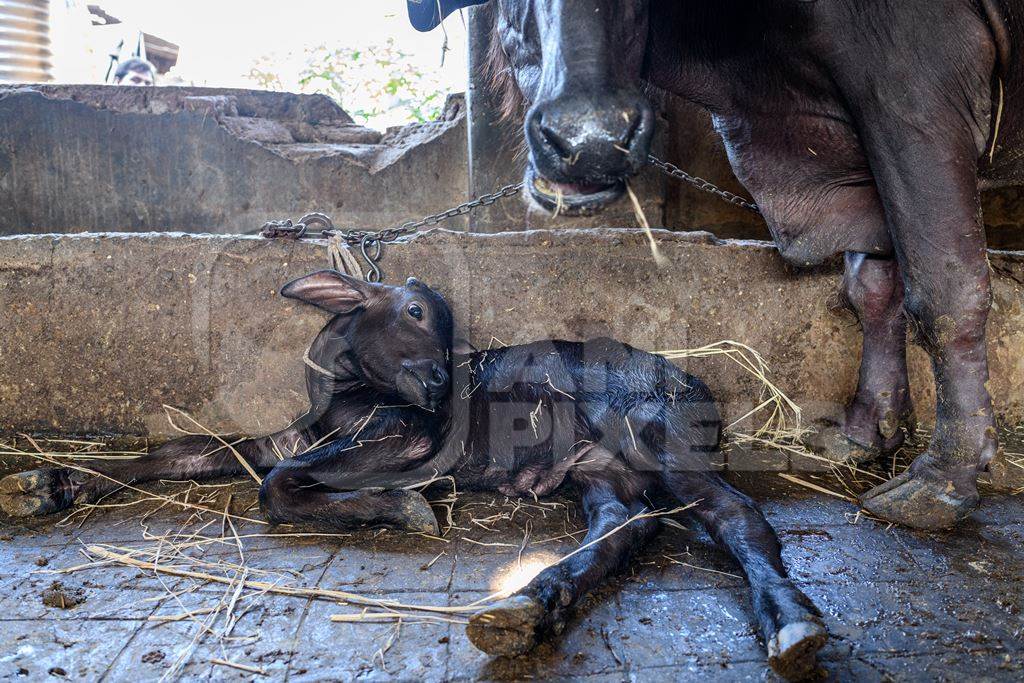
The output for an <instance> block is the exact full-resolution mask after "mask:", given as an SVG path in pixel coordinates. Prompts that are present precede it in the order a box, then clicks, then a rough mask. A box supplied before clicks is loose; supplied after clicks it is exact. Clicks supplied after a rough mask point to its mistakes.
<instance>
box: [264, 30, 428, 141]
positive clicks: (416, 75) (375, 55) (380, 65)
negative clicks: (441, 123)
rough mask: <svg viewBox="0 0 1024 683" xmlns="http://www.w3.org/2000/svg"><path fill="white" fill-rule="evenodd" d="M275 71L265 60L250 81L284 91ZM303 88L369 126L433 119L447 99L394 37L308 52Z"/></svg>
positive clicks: (300, 78)
mask: <svg viewBox="0 0 1024 683" xmlns="http://www.w3.org/2000/svg"><path fill="white" fill-rule="evenodd" d="M273 68H274V67H273V60H272V59H270V58H268V57H264V58H262V59H261V60H260V61H259V62H258V63H257V64H255V65H254V66H253V67H252V69H251V70H250V72H249V74H248V78H250V79H252V80H253V81H255V82H256V84H257V85H258V86H259V87H261V88H264V89H267V90H283V89H284V88H283V86H282V80H281V77H280V76H279V75H278V74H276V73H275V72H274V71H273ZM298 84H299V90H300V91H301V92H307V93H322V94H325V95H329V96H330V97H333V98H334V99H335V100H337V101H338V102H339V103H340V104H341V106H342V107H343V108H344V109H345V111H347V112H348V113H349V114H350V115H351V116H352V117H353V118H355V119H357V120H360V119H361V120H362V121H363V122H364V123H365V122H368V121H371V120H372V119H374V118H377V117H381V116H384V115H388V118H389V119H391V120H401V121H403V122H410V121H420V122H422V121H430V120H433V119H435V118H437V116H438V115H439V114H440V112H441V108H442V107H443V106H444V100H445V92H444V89H443V88H442V86H441V83H440V80H439V79H438V78H437V77H436V76H435V75H434V74H430V73H425V72H423V71H422V70H420V69H419V68H418V67H417V66H416V65H415V63H414V62H413V60H412V55H410V54H409V53H406V52H403V51H402V50H401V49H400V48H399V47H397V46H396V45H395V43H394V40H393V39H390V38H389V39H388V40H387V42H386V43H384V44H383V45H372V46H366V47H361V48H347V47H340V48H328V47H326V46H324V45H320V46H318V47H315V48H311V49H307V50H306V51H305V56H304V66H303V67H302V68H301V70H300V72H299V74H298Z"/></svg>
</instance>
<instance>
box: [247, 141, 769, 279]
mask: <svg viewBox="0 0 1024 683" xmlns="http://www.w3.org/2000/svg"><path fill="white" fill-rule="evenodd" d="M647 160H648V162H649V163H650V164H651V165H652V166H654V167H655V168H657V169H658V170H660V171H661V172H662V173H664V174H666V175H668V176H670V177H672V178H675V179H676V180H681V181H683V182H684V183H689V184H690V185H693V186H694V187H696V188H697V189H698V190H702V191H704V192H708V193H710V194H713V195H715V196H717V197H719V198H721V199H723V200H725V201H727V202H729V203H730V204H734V205H735V206H738V207H740V208H743V209H747V210H748V211H753V212H754V213H758V214H759V213H761V211H760V210H759V209H758V208H757V205H756V204H754V203H752V202H749V201H747V200H746V199H744V198H743V197H740V196H739V195H737V194H733V193H732V192H729V191H728V190H723V189H721V188H719V187H718V186H717V185H715V184H714V183H712V182H711V181H709V180H704V179H703V178H699V177H697V176H693V175H690V174H689V173H687V172H686V171H684V170H683V169H681V168H679V167H678V166H676V165H675V164H671V163H669V162H667V161H662V160H661V159H659V158H658V157H656V156H654V155H653V154H649V155H648V156H647ZM522 189H523V183H521V182H519V183H513V184H512V185H506V186H504V187H502V188H501V189H499V190H495V191H494V192H491V193H489V194H482V195H480V196H479V197H476V198H474V199H471V200H469V201H468V202H463V203H462V204H459V205H458V206H453V207H452V208H450V209H447V210H445V211H442V212H440V213H434V214H430V215H429V216H424V217H423V218H421V219H419V220H416V221H408V222H406V223H402V224H401V225H399V226H396V227H394V228H385V229H383V230H338V229H337V228H335V227H334V222H333V221H332V220H331V218H330V216H327V215H326V214H322V213H307V214H306V215H304V216H303V217H302V218H300V219H299V222H298V223H292V221H291V220H283V221H280V220H279V221H267V222H266V223H264V224H263V228H262V230H261V231H260V234H261V235H262V236H263V237H267V238H284V239H293V240H298V239H303V238H308V237H314V236H315V237H337V238H338V239H340V240H341V241H343V242H345V244H347V245H348V246H350V247H357V248H358V249H359V252H360V254H362V257H363V258H364V259H365V260H366V263H367V264H368V265H369V266H370V270H369V271H368V272H367V273H366V279H367V280H368V281H369V282H380V281H381V279H382V278H383V273H382V272H381V270H380V266H379V265H378V264H379V262H380V259H381V256H383V251H384V244H385V243H387V242H394V241H395V240H397V239H398V238H399V237H402V236H404V235H409V234H411V233H414V232H416V231H417V230H419V229H420V228H425V227H427V226H429V225H437V224H438V223H441V222H443V221H446V220H448V219H450V218H455V217H456V216H463V215H465V214H467V213H469V212H471V211H473V210H474V209H477V208H479V207H481V206H488V205H490V204H494V203H495V202H497V201H499V200H501V199H504V198H506V197H512V196H515V195H517V194H519V193H520V192H521V191H522ZM316 224H319V225H321V226H323V227H322V229H321V230H320V233H319V234H318V235H310V234H308V232H307V231H308V229H309V227H310V226H311V225H316Z"/></svg>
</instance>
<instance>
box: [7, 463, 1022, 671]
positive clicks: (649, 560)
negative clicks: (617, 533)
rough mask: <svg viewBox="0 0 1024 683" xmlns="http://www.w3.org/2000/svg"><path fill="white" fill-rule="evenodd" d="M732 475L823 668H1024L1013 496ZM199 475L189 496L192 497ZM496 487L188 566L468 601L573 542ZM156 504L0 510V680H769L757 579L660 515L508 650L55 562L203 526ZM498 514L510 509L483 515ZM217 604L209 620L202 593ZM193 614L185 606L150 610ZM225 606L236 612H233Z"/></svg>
mask: <svg viewBox="0 0 1024 683" xmlns="http://www.w3.org/2000/svg"><path fill="white" fill-rule="evenodd" d="M736 481H737V483H738V484H739V485H741V487H742V488H744V489H745V490H747V491H749V492H751V493H752V494H753V495H754V496H755V497H756V498H758V499H759V500H760V501H761V502H762V503H763V505H764V507H765V510H766V513H767V514H768V516H769V519H770V520H771V521H772V523H773V524H775V526H776V528H777V529H778V531H779V533H780V536H781V538H782V540H783V543H784V545H785V559H786V562H787V564H788V566H789V567H790V569H791V571H792V573H793V575H794V576H795V577H796V578H797V579H798V580H799V582H800V584H801V585H802V586H803V587H804V590H805V591H806V592H807V593H808V594H809V595H810V596H811V597H812V598H813V599H814V600H815V601H816V602H817V604H818V605H819V606H820V608H821V609H822V611H823V612H824V614H825V618H826V621H827V624H828V627H829V630H830V632H831V634H832V641H831V643H830V644H829V645H828V647H827V649H826V650H825V651H824V653H823V665H824V668H825V672H824V675H827V676H828V677H830V678H833V679H839V680H854V679H856V680H889V679H895V680H1019V679H1020V678H1021V677H1022V676H1024V616H1022V609H1024V518H1022V515H1021V503H1022V499H1021V498H1019V497H1017V498H1015V497H1007V496H989V497H987V498H986V499H985V501H984V504H983V507H982V509H981V510H980V511H979V512H978V513H976V514H975V516H974V518H973V519H972V520H971V521H970V522H969V523H968V524H966V525H965V526H964V527H962V528H961V529H960V530H959V531H958V532H957V533H955V534H923V533H915V532H910V531H906V530H902V529H887V528H885V527H884V526H882V525H878V524H875V523H873V522H871V521H867V520H859V521H857V523H855V524H854V523H851V519H852V517H853V513H854V511H855V510H854V507H853V506H852V505H851V504H849V503H847V502H845V501H842V500H838V499H835V498H831V497H828V496H825V495H821V494H818V493H814V492H812V491H808V490H807V489H804V488H800V487H797V486H794V485H792V484H788V483H786V482H785V481H782V480H781V479H778V478H777V477H776V475H774V474H771V473H768V474H756V475H754V474H751V475H745V476H743V477H740V478H738V479H736ZM181 488H182V487H181V485H177V486H173V485H167V486H160V487H153V490H157V489H158V490H160V491H162V492H165V493H166V492H173V491H176V490H178V491H180V490H181ZM211 491H212V493H214V494H216V495H215V496H211V499H210V500H209V501H208V502H207V503H206V504H207V505H209V506H210V507H214V508H215V509H222V508H223V507H224V505H225V504H226V503H227V502H228V501H227V495H228V492H229V491H230V492H231V510H232V512H233V513H234V514H238V515H246V509H247V506H249V505H251V504H252V503H253V500H254V486H253V485H252V484H251V483H247V482H241V483H238V484H235V485H232V486H231V487H226V488H223V489H215V490H211ZM198 495H200V494H199V493H196V494H195V495H192V494H190V496H191V500H193V501H196V500H199V498H197V497H196V496H198ZM134 500H138V496H137V495H135V494H121V495H118V496H117V497H114V498H112V499H110V501H108V502H110V503H113V504H115V505H116V504H120V503H128V502H132V501H134ZM492 500H493V501H496V503H497V504H496V505H490V504H489V503H490V502H491V501H492ZM502 502H503V501H502V499H501V497H497V498H496V497H495V496H489V495H485V496H480V495H475V496H468V495H464V496H461V497H460V503H459V504H458V505H457V507H456V514H455V517H454V521H455V524H456V527H457V528H455V529H452V531H451V532H450V533H449V536H450V538H449V540H448V541H447V542H443V541H438V540H430V539H426V538H422V537H413V536H408V535H404V534H398V533H394V532H381V531H360V532H358V533H355V534H353V535H351V536H349V537H344V538H323V537H293V536H282V537H278V538H268V537H264V536H255V537H249V538H243V539H242V545H243V549H242V551H241V552H242V556H243V557H244V562H243V561H242V560H240V557H239V552H240V551H239V549H238V547H237V546H236V545H235V543H234V541H231V542H224V543H215V544H208V545H207V546H206V549H205V552H195V553H193V554H192V555H193V557H194V558H195V559H197V560H198V561H199V562H202V563H205V564H196V563H195V562H193V563H192V564H187V563H186V564H181V566H187V567H188V568H190V569H192V570H203V567H205V568H206V570H208V571H210V572H211V573H220V574H224V571H223V568H224V563H229V562H230V563H236V564H243V563H244V565H245V566H246V567H248V570H247V571H248V573H247V578H249V579H252V580H264V581H269V582H272V583H277V584H278V585H290V586H305V587H319V588H329V589H338V590H345V591H350V592H353V593H357V594H360V595H368V596H374V597H387V598H394V599H400V600H402V601H403V602H407V603H415V604H432V605H457V604H465V603H468V602H471V601H473V600H475V599H478V598H480V597H482V596H484V595H486V594H487V593H488V592H490V591H491V590H492V589H493V588H494V587H495V581H496V577H499V576H501V575H502V573H503V572H505V571H506V570H507V569H508V568H510V567H511V568H514V567H516V566H518V557H519V548H520V546H521V544H522V542H523V539H524V535H525V534H526V531H527V526H528V527H529V541H530V543H529V544H528V545H527V547H526V550H525V552H524V561H525V562H526V563H527V564H529V562H530V560H531V558H533V557H534V556H535V555H537V554H540V553H543V554H546V555H547V556H549V557H557V556H558V555H559V554H561V553H565V552H567V551H569V550H571V549H572V548H573V547H574V545H575V543H574V541H573V540H572V539H571V538H568V537H565V535H566V533H567V532H571V531H575V530H577V529H578V528H579V522H578V518H577V517H576V515H575V513H574V510H573V508H572V504H571V502H568V501H561V500H560V501H558V502H557V504H554V505H550V504H549V505H546V506H545V505H541V506H537V505H533V504H532V503H529V504H527V505H524V506H521V507H519V508H518V509H515V512H514V514H512V513H513V509H514V506H513V505H511V504H504V505H501V503H502ZM565 503H568V505H566V504H565ZM155 508H156V505H155V504H154V503H151V502H146V503H143V504H139V505H132V506H127V507H112V508H106V509H102V510H95V511H93V513H92V514H91V515H90V516H89V517H88V518H86V519H84V520H83V519H78V518H75V519H72V520H70V524H67V525H64V526H56V525H55V523H56V521H57V518H56V517H54V518H49V519H42V520H34V521H31V522H30V523H27V524H19V523H15V522H13V521H11V520H8V519H4V520H0V524H2V525H3V526H2V528H0V537H2V541H0V678H4V679H8V678H12V679H19V678H20V680H43V679H46V678H47V677H48V676H49V677H57V678H64V677H67V678H81V679H88V680H107V681H122V680H130V681H137V680H156V679H159V678H160V677H161V676H164V675H167V674H169V673H171V674H175V672H177V675H180V676H182V677H184V678H188V679H204V680H222V679H239V678H246V679H250V678H254V677H255V678H257V679H261V680H290V681H307V680H308V681H314V680H315V681H322V680H352V679H357V678H358V679H372V680H377V679H392V678H394V679H402V680H447V679H511V678H535V679H560V678H568V677H572V678H586V679H588V680H595V681H605V680H608V681H619V680H627V679H628V680H639V681H663V680H686V679H695V678H698V677H699V678H701V679H710V680H729V681H733V680H748V679H749V680H772V679H773V677H772V675H771V674H770V673H769V672H768V670H767V668H766V666H765V663H764V652H763V649H762V645H761V643H759V642H758V639H757V637H756V636H755V634H754V629H753V628H752V625H751V612H750V608H749V605H748V597H747V589H746V586H745V584H744V582H743V580H741V579H739V578H737V577H735V576H734V574H735V572H736V568H735V567H734V566H733V564H732V563H731V562H730V561H729V559H728V558H727V557H725V556H724V555H723V553H722V552H720V551H719V550H717V549H716V548H715V547H714V546H713V545H711V543H710V541H709V540H708V539H707V537H706V536H705V535H703V534H702V533H700V532H697V531H683V530H680V529H675V528H668V527H666V528H665V530H664V531H663V533H662V534H661V537H660V538H659V539H658V540H657V541H656V542H655V543H654V544H653V545H652V546H651V547H650V548H649V549H648V550H647V551H646V552H645V553H644V554H643V555H642V556H641V557H640V558H639V559H638V560H637V561H636V563H635V565H634V567H633V569H632V571H631V572H630V573H629V574H628V575H626V576H623V577H620V578H619V579H617V580H615V581H613V582H612V583H611V584H609V585H608V586H607V587H606V588H605V589H604V590H602V591H600V593H598V594H596V595H594V596H592V597H591V598H590V599H589V600H588V601H587V602H586V603H585V605H584V607H583V609H582V611H581V614H580V615H579V617H578V619H577V620H576V621H574V622H573V624H572V625H571V626H570V628H569V629H568V630H567V632H566V633H565V634H564V636H563V637H562V638H561V639H560V640H558V641H557V642H553V643H550V644H547V645H544V646H542V647H540V648H539V649H538V650H537V651H536V652H534V653H533V654H531V655H530V656H527V657H523V658H519V659H514V660H503V659H492V658H489V657H487V656H485V655H483V654H482V653H480V652H478V651H477V650H475V649H474V648H473V647H472V645H471V644H470V643H469V641H468V640H467V639H466V636H465V634H464V631H463V627H462V626H461V625H458V624H451V623H444V622H442V623H432V624H405V625H403V626H402V627H401V629H400V632H398V633H397V634H396V632H395V628H394V626H392V625H384V624H362V623H360V624H351V623H335V622H331V621H330V616H331V615H333V614H339V613H352V612H354V611H357V610H356V609H355V608H353V607H350V606H343V605H338V604H335V603H331V602H328V601H323V600H315V599H310V598H308V597H287V596H280V595H255V594H254V593H251V592H243V593H242V594H241V596H240V599H239V600H238V602H237V603H236V604H234V605H233V606H232V608H231V609H230V610H225V609H223V604H224V603H222V601H225V602H230V600H231V594H232V592H233V591H232V590H231V589H230V588H229V587H226V586H223V585H218V584H209V583H203V582H199V581H194V580H192V579H188V578H179V577H174V576H166V575H161V576H157V575H155V574H153V573H152V572H146V571H140V570H138V569H134V568H127V567H120V566H113V565H107V566H99V567H94V568H90V569H87V570H84V571H78V572H72V573H65V574H60V575H53V574H47V573H43V572H45V571H47V570H54V569H64V568H68V567H73V566H75V565H78V564H82V563H84V562H86V561H87V560H86V558H85V557H83V555H82V554H81V550H82V548H83V547H85V546H87V545H90V544H96V543H108V544H111V545H113V546H121V547H137V548H142V547H150V548H152V547H155V544H154V543H153V542H143V540H142V536H143V530H144V528H145V529H147V530H148V532H149V533H150V534H153V535H161V534H166V533H168V532H173V531H177V530H180V529H185V530H187V532H188V533H194V532H196V531H197V530H199V529H200V528H201V527H202V525H203V522H197V521H195V520H194V519H193V520H190V517H191V513H190V512H187V511H184V510H176V509H172V508H171V507H168V506H165V507H164V508H162V509H159V510H155ZM154 510H155V511H154ZM249 514H251V515H253V516H258V514H257V513H255V512H254V511H252V512H250V513H249ZM494 515H502V516H504V517H508V516H509V515H511V516H512V519H511V520H509V519H501V520H497V521H494V522H487V521H484V520H485V519H486V518H488V517H491V516H494ZM205 518H206V520H207V521H211V520H212V521H211V524H210V526H208V527H206V529H205V530H203V531H202V533H203V534H205V535H208V536H220V534H221V523H222V521H221V519H219V518H218V517H217V516H215V515H209V514H207V515H205ZM474 520H475V521H474ZM485 527H489V528H485ZM237 531H238V533H239V534H241V535H243V536H244V535H245V534H262V533H266V531H267V529H266V527H261V526H259V525H257V524H253V523H244V522H243V523H239V524H238V528H237ZM280 531H281V532H286V531H291V530H286V529H281V530H280ZM228 535H230V531H228ZM559 537H561V538H559ZM550 539H554V540H550ZM473 541H476V542H477V543H474V542H473ZM479 543H489V544H492V545H486V546H485V545H479ZM170 563H171V564H174V562H170ZM261 571H265V572H271V573H270V574H268V575H264V574H261V573H260V572H261ZM55 580H57V581H61V582H62V584H63V588H64V590H65V592H67V593H68V594H69V595H70V594H72V593H73V591H74V590H75V589H81V590H82V591H83V593H84V596H85V602H84V603H82V604H81V605H79V606H77V607H74V608H72V609H61V608H59V607H48V606H46V605H44V604H43V602H42V594H43V592H44V591H45V590H46V589H47V588H49V587H50V586H51V584H52V582H53V581H55ZM219 604H220V605H222V611H221V613H220V615H217V618H212V615H211V614H210V613H209V612H208V611H204V610H209V609H210V608H215V607H217V606H218V605H219ZM186 612H191V613H192V614H193V618H187V617H186V618H184V619H181V620H178V621H156V620H154V618H158V617H167V616H174V615H179V616H180V615H183V614H185V613H186ZM227 612H230V614H231V615H232V616H233V620H232V622H231V623H228V622H227V621H226V620H225V619H224V618H223V617H224V615H225V613H227ZM218 661H220V662H232V663H235V664H238V665H240V666H243V667H248V668H251V669H258V670H259V671H261V672H262V673H263V674H265V676H261V675H259V674H254V673H253V672H252V671H248V670H243V669H239V668H233V667H230V666H228V665H226V664H223V663H217V662H218Z"/></svg>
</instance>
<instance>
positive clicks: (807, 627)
mask: <svg viewBox="0 0 1024 683" xmlns="http://www.w3.org/2000/svg"><path fill="white" fill-rule="evenodd" d="M826 642H828V632H826V631H825V627H824V626H822V625H821V624H819V623H817V622H814V621H798V622H795V623H792V624H786V625H785V626H783V627H782V628H781V629H779V632H778V633H776V634H775V636H774V637H773V638H772V639H771V640H769V641H768V666H770V667H771V668H772V671H774V672H775V673H777V674H778V675H780V676H782V677H783V678H785V679H786V680H789V681H798V680H803V679H806V678H809V677H810V676H811V675H812V674H813V673H815V672H816V671H817V668H818V662H817V657H816V655H817V652H818V650H820V649H821V648H822V647H823V646H824V645H825V643H826Z"/></svg>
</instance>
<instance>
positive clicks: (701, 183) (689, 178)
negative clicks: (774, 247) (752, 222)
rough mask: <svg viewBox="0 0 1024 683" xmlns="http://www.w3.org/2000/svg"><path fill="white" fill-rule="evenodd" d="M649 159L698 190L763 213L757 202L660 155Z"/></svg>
mask: <svg viewBox="0 0 1024 683" xmlns="http://www.w3.org/2000/svg"><path fill="white" fill-rule="evenodd" d="M647 161H648V162H649V163H650V164H651V165H652V166H654V167H655V168H657V169H658V170H659V171H661V172H662V173H664V174H665V175H667V176H669V177H672V178H675V179H676V180H681V181H683V182H684V183H689V184H690V185H693V186H694V187H696V188H697V189H698V190H702V191H703V192H708V193H710V194H713V195H715V196H717V197H719V198H721V199H724V200H725V201H727V202H729V203H730V204H735V205H736V206H738V207H740V208H741V209H746V210H747V211H753V212H754V213H757V214H760V213H761V210H760V209H759V208H757V204H754V203H753V202H749V201H747V200H746V199H744V198H743V197H741V196H739V195H738V194H733V193H732V192H729V191H728V190H723V189H722V188H720V187H718V186H717V185H715V184H714V183H713V182H711V181H710V180H704V179H703V178H699V177H697V176H695V175H690V174H689V173H687V172H686V171H684V170H683V169H681V168H679V167H678V166H676V165H675V164H670V163H669V162H667V161H662V160H661V159H659V158H658V157H656V156H654V155H653V154H648V155H647Z"/></svg>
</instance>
